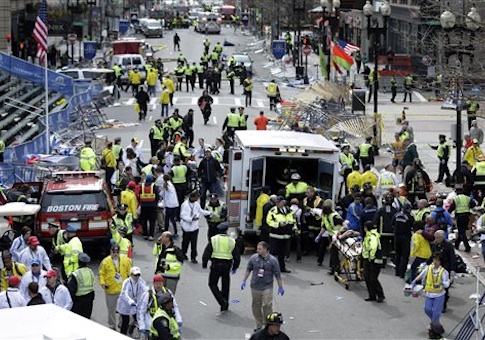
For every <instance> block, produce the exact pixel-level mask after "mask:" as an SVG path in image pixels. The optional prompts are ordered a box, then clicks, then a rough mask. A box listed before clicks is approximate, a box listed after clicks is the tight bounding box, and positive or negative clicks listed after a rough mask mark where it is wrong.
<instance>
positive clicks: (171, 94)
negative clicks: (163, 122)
mask: <svg viewBox="0 0 485 340" xmlns="http://www.w3.org/2000/svg"><path fill="white" fill-rule="evenodd" d="M168 97H169V98H170V106H173V93H170V94H169V95H168ZM167 117H168V112H167Z"/></svg>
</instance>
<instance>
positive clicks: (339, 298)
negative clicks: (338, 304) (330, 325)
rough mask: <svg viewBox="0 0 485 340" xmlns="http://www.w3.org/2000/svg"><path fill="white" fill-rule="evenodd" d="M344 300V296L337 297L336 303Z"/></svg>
mask: <svg viewBox="0 0 485 340" xmlns="http://www.w3.org/2000/svg"><path fill="white" fill-rule="evenodd" d="M343 298H344V297H343V296H336V297H335V301H340V300H342V299H343Z"/></svg>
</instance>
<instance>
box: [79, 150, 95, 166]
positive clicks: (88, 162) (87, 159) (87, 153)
mask: <svg viewBox="0 0 485 340" xmlns="http://www.w3.org/2000/svg"><path fill="white" fill-rule="evenodd" d="M79 168H81V170H82V171H93V170H96V153H95V152H94V150H93V149H92V148H91V143H86V145H85V146H84V148H82V150H81V153H80V155H79Z"/></svg>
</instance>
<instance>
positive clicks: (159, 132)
mask: <svg viewBox="0 0 485 340" xmlns="http://www.w3.org/2000/svg"><path fill="white" fill-rule="evenodd" d="M148 137H149V138H150V151H151V155H152V157H153V156H155V155H156V154H157V151H158V149H159V148H160V144H161V143H162V141H163V127H162V121H161V120H160V119H157V120H156V121H155V125H153V126H152V127H151V128H150V133H149V134H148Z"/></svg>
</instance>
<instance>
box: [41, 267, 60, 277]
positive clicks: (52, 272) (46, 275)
mask: <svg viewBox="0 0 485 340" xmlns="http://www.w3.org/2000/svg"><path fill="white" fill-rule="evenodd" d="M44 277H47V278H51V277H57V272H56V271H55V270H54V269H51V270H49V271H48V272H47V273H45V275H44Z"/></svg>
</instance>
